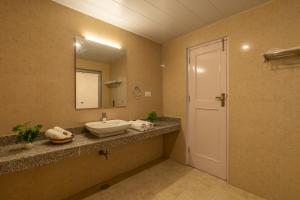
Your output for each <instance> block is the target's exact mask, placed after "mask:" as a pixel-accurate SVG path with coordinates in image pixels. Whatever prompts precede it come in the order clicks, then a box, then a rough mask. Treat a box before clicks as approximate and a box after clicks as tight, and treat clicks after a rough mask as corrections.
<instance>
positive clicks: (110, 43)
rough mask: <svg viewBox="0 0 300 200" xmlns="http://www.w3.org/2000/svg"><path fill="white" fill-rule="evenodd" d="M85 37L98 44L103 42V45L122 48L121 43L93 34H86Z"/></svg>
mask: <svg viewBox="0 0 300 200" xmlns="http://www.w3.org/2000/svg"><path fill="white" fill-rule="evenodd" d="M84 38H85V39H86V40H88V41H92V42H96V43H98V44H103V45H106V46H110V47H113V48H116V49H121V48H122V47H121V45H119V44H117V43H113V42H111V41H108V40H105V39H100V38H95V37H93V36H85V37H84Z"/></svg>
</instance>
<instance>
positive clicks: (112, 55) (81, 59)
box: [75, 37, 127, 109]
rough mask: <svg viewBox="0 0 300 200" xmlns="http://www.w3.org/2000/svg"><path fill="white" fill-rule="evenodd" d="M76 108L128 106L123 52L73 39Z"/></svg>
mask: <svg viewBox="0 0 300 200" xmlns="http://www.w3.org/2000/svg"><path fill="white" fill-rule="evenodd" d="M75 49H76V58H75V67H76V70H75V71H76V109H93V108H117V107H125V106H127V66H126V63H127V59H126V58H127V56H126V50H125V49H121V48H116V47H112V46H109V45H107V44H106V45H105V44H101V41H97V40H93V41H92V40H90V39H89V38H87V39H86V38H83V37H76V43H75Z"/></svg>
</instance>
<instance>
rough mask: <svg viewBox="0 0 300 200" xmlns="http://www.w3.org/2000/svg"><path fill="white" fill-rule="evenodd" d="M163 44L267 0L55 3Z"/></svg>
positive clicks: (78, 0)
mask: <svg viewBox="0 0 300 200" xmlns="http://www.w3.org/2000/svg"><path fill="white" fill-rule="evenodd" d="M53 1H55V2H57V3H59V4H62V5H64V6H67V7H69V8H72V9H74V10H77V11H79V12H82V13H84V14H87V15H90V16H92V17H95V18H97V19H100V20H102V21H105V22H107V23H110V24H113V25H115V26H118V27H120V28H122V29H125V30H127V31H130V32H133V33H136V34H138V35H140V36H143V37H145V38H148V39H150V40H153V41H155V42H158V43H163V42H165V41H168V40H170V39H173V38H175V37H177V36H179V35H182V34H185V33H188V32H190V31H193V30H195V29H197V28H199V27H202V26H205V25H207V24H210V23H213V22H215V21H217V20H220V19H222V18H225V17H228V16H230V15H233V14H236V13H238V12H241V11H244V10H247V9H249V8H252V7H254V6H257V5H259V4H262V3H264V2H267V1H268V0H53Z"/></svg>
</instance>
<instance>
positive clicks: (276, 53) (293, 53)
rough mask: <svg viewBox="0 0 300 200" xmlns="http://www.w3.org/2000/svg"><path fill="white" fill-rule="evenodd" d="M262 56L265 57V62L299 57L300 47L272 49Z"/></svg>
mask: <svg viewBox="0 0 300 200" xmlns="http://www.w3.org/2000/svg"><path fill="white" fill-rule="evenodd" d="M263 56H264V58H265V62H267V61H270V60H278V59H283V58H290V57H299V58H300V47H294V48H289V49H272V50H269V51H267V52H266V53H264V54H263Z"/></svg>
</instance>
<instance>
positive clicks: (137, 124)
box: [130, 120, 153, 131]
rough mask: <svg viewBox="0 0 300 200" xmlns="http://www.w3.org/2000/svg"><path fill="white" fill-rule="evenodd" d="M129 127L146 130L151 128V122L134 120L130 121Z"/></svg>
mask: <svg viewBox="0 0 300 200" xmlns="http://www.w3.org/2000/svg"><path fill="white" fill-rule="evenodd" d="M130 124H131V128H132V129H135V130H138V131H146V130H149V129H151V128H153V124H152V123H150V122H147V121H142V120H136V121H130Z"/></svg>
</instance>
